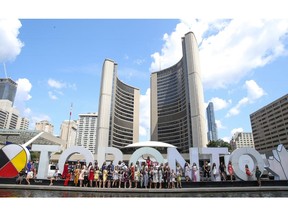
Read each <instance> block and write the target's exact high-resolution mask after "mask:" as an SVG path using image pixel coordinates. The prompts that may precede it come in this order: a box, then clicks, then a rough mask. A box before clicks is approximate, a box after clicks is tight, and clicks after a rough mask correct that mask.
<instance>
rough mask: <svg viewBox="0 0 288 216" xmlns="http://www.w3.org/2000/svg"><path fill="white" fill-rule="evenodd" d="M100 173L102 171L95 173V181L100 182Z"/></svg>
mask: <svg viewBox="0 0 288 216" xmlns="http://www.w3.org/2000/svg"><path fill="white" fill-rule="evenodd" d="M99 173H100V170H96V171H95V173H94V180H95V181H98V180H99Z"/></svg>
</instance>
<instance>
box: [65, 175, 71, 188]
mask: <svg viewBox="0 0 288 216" xmlns="http://www.w3.org/2000/svg"><path fill="white" fill-rule="evenodd" d="M70 178H71V174H70V173H68V174H67V175H66V178H65V181H64V186H68V184H69V181H70Z"/></svg>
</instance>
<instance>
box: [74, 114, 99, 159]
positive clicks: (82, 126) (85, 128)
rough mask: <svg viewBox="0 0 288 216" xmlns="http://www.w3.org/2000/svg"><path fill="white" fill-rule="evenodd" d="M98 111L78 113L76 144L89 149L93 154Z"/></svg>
mask: <svg viewBox="0 0 288 216" xmlns="http://www.w3.org/2000/svg"><path fill="white" fill-rule="evenodd" d="M97 122H98V113H85V114H79V119H78V128H77V137H76V145H77V146H83V147H84V148H87V149H89V150H90V151H91V152H92V153H93V154H94V153H95V148H96V145H95V144H96V137H97Z"/></svg>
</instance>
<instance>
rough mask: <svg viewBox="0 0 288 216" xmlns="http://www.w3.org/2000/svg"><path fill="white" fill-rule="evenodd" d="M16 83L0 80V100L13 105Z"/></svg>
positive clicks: (8, 79)
mask: <svg viewBox="0 0 288 216" xmlns="http://www.w3.org/2000/svg"><path fill="white" fill-rule="evenodd" d="M16 91H17V83H16V82H14V81H13V80H12V79H10V78H0V100H9V101H11V102H12V106H13V104H14V99H15V95H16Z"/></svg>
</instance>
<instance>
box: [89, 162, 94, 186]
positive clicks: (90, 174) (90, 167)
mask: <svg viewBox="0 0 288 216" xmlns="http://www.w3.org/2000/svg"><path fill="white" fill-rule="evenodd" d="M88 172H89V174H88V180H89V186H90V187H93V181H94V172H95V170H94V167H93V165H92V163H91V165H90V164H89V166H88Z"/></svg>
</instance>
